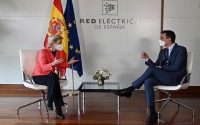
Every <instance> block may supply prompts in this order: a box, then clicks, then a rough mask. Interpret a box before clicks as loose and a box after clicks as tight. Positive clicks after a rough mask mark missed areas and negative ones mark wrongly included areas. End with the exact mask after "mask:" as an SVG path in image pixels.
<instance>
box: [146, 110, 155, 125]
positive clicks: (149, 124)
mask: <svg viewBox="0 0 200 125" xmlns="http://www.w3.org/2000/svg"><path fill="white" fill-rule="evenodd" d="M157 119H158V114H157V113H156V112H154V113H150V114H149V116H148V117H147V120H146V125H152V124H154V123H156V122H157Z"/></svg>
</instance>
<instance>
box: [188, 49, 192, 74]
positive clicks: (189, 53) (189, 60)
mask: <svg viewBox="0 0 200 125" xmlns="http://www.w3.org/2000/svg"><path fill="white" fill-rule="evenodd" d="M192 65H193V53H192V52H188V53H187V73H188V74H191V73H192Z"/></svg>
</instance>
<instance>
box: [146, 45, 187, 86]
mask: <svg viewBox="0 0 200 125" xmlns="http://www.w3.org/2000/svg"><path fill="white" fill-rule="evenodd" d="M165 52H166V49H162V50H161V51H160V53H159V56H158V59H157V60H156V62H155V63H154V62H153V61H152V60H151V59H149V60H148V61H147V62H145V64H146V65H147V66H149V67H157V66H161V69H163V70H165V71H166V72H168V73H169V74H170V75H172V85H177V84H179V83H180V81H181V79H182V78H183V76H184V75H186V74H187V71H186V66H187V49H186V48H185V47H183V46H180V45H178V44H175V45H174V47H173V49H172V51H171V53H170V56H169V60H168V65H167V66H162V65H161V63H162V62H163V60H164V57H165ZM162 77H165V76H162Z"/></svg>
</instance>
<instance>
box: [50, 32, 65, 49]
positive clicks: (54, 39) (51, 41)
mask: <svg viewBox="0 0 200 125" xmlns="http://www.w3.org/2000/svg"><path fill="white" fill-rule="evenodd" d="M62 39H63V37H62V36H60V35H55V34H52V35H51V36H49V37H48V44H47V46H48V47H51V46H52V43H53V42H56V41H58V40H62Z"/></svg>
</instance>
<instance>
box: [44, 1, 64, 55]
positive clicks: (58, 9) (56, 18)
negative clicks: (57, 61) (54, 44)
mask: <svg viewBox="0 0 200 125" xmlns="http://www.w3.org/2000/svg"><path fill="white" fill-rule="evenodd" d="M67 32H68V31H67V28H66V23H65V18H64V16H63V9H62V4H61V1H60V0H54V3H53V7H52V10H51V16H50V21H49V26H48V32H47V34H46V38H45V40H44V47H47V43H48V37H49V36H51V35H52V34H56V35H60V36H62V37H63V40H62V45H63V51H64V52H60V53H59V54H58V55H59V57H61V58H63V59H68V33H67ZM63 53H64V54H63Z"/></svg>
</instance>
